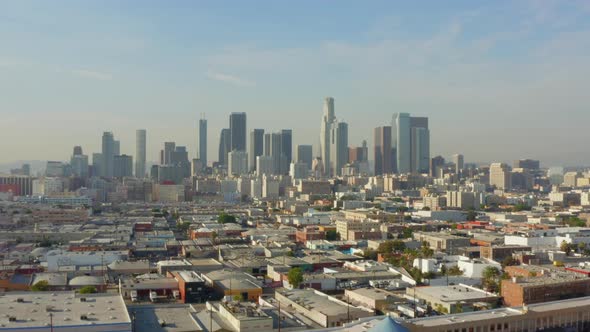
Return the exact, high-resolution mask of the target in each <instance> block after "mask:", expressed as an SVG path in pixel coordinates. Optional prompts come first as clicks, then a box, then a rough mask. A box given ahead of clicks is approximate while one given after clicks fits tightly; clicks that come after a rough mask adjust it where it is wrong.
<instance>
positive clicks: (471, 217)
mask: <svg viewBox="0 0 590 332" xmlns="http://www.w3.org/2000/svg"><path fill="white" fill-rule="evenodd" d="M466 218H467V221H474V220H475V219H477V213H476V212H475V211H474V210H473V209H471V210H469V211H467V216H466Z"/></svg>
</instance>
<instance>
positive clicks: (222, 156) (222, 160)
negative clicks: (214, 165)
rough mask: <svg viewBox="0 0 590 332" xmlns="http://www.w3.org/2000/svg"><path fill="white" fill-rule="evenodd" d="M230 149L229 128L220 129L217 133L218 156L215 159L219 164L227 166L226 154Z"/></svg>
mask: <svg viewBox="0 0 590 332" xmlns="http://www.w3.org/2000/svg"><path fill="white" fill-rule="evenodd" d="M230 151H231V132H230V130H229V128H223V129H221V134H220V135H219V156H218V159H217V161H218V162H219V164H220V165H223V166H227V154H228V153H229V152H230Z"/></svg>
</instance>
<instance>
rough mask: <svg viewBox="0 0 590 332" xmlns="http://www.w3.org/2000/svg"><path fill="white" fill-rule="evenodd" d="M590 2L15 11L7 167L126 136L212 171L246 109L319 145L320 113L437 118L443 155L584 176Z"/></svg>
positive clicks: (378, 119)
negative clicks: (202, 129)
mask: <svg viewBox="0 0 590 332" xmlns="http://www.w3.org/2000/svg"><path fill="white" fill-rule="evenodd" d="M589 55H590V2H588V1H411V2H410V1H407V2H401V1H3V2H0V91H1V92H0V115H1V116H2V117H1V118H2V122H3V124H4V126H3V129H2V131H3V137H9V138H10V139H2V140H0V151H2V152H3V153H2V154H0V162H8V161H13V160H21V159H57V160H66V159H68V158H69V155H70V153H71V148H72V146H73V145H77V144H80V145H82V146H83V148H84V150H85V152H86V153H88V154H91V153H92V152H96V151H98V150H99V149H100V136H101V133H102V131H105V130H112V131H114V133H115V136H116V137H118V138H119V139H120V140H121V142H122V152H125V153H130V154H133V153H134V131H135V129H138V128H146V129H147V130H148V159H150V160H156V159H157V153H158V150H159V149H160V148H161V146H162V145H163V143H162V142H163V141H167V140H174V141H176V142H177V144H180V145H187V146H188V148H189V151H190V152H191V154H192V155H194V154H195V153H196V150H195V149H196V137H197V134H196V125H197V120H198V119H199V117H200V114H201V113H205V114H206V117H207V118H208V119H209V151H210V152H209V159H210V160H214V159H216V157H217V153H216V152H217V144H218V136H219V130H220V129H221V128H222V127H224V126H227V122H228V115H229V113H230V112H232V111H244V112H247V113H248V128H249V129H252V128H264V129H267V130H279V129H281V128H293V130H294V140H295V142H296V143H302V144H317V141H318V138H317V137H318V135H319V125H320V119H321V107H322V100H323V98H324V97H325V96H333V97H334V98H335V100H336V115H337V117H338V118H339V119H342V120H344V121H347V122H349V126H350V130H349V131H350V138H349V141H350V144H351V145H357V144H360V142H361V141H362V139H367V140H368V141H369V143H371V139H372V128H374V127H376V126H381V125H387V124H389V122H390V119H391V115H392V113H393V112H410V113H412V114H416V115H421V116H429V117H430V127H431V138H432V143H431V152H432V154H433V156H434V155H437V154H442V155H443V156H445V157H447V156H449V155H450V154H452V153H457V152H462V153H464V154H465V156H466V161H494V160H500V161H509V160H512V159H515V158H520V157H529V158H538V159H541V160H542V161H544V162H545V164H546V165H547V166H549V165H557V164H569V165H572V164H582V163H584V164H588V163H590V154H589V153H588V149H587V147H586V144H584V143H585V142H587V141H588V139H589V138H590V137H589V136H588V135H589V134H588V130H587V123H588V120H590V110H589V104H590V103H589V102H590V98H589V97H588V93H587V90H588V88H587V87H588V86H590V84H589V83H590V82H589V81H590V79H589V77H590V64H589V61H588V58H590V57H589Z"/></svg>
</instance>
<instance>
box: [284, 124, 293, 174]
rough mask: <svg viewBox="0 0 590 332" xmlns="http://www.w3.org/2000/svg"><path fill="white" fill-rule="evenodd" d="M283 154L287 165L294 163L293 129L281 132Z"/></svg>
mask: <svg viewBox="0 0 590 332" xmlns="http://www.w3.org/2000/svg"><path fill="white" fill-rule="evenodd" d="M281 154H282V155H283V156H284V157H285V163H286V165H289V164H291V161H293V131H292V130H291V129H283V130H281ZM287 167H288V166H287Z"/></svg>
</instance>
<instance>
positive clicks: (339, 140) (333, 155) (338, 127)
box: [330, 121, 348, 175]
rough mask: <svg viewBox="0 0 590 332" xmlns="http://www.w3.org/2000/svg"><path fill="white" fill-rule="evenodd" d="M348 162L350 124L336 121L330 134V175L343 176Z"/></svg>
mask: <svg viewBox="0 0 590 332" xmlns="http://www.w3.org/2000/svg"><path fill="white" fill-rule="evenodd" d="M347 162H348V124H347V123H346V122H338V121H335V122H333V123H332V127H331V133H330V168H331V170H330V174H332V175H342V167H344V165H346V163H347Z"/></svg>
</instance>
